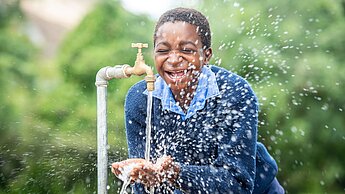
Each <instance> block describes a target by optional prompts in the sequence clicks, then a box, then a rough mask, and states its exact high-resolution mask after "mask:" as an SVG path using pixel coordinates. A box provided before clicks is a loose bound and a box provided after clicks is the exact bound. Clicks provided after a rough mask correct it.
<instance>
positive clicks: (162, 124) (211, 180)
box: [125, 66, 277, 194]
mask: <svg viewBox="0 0 345 194" xmlns="http://www.w3.org/2000/svg"><path fill="white" fill-rule="evenodd" d="M211 70H212V71H213V72H214V73H215V75H216V81H217V85H218V87H219V91H220V94H219V95H218V96H215V97H212V98H210V99H208V100H207V102H206V105H205V107H204V108H203V109H201V110H199V111H197V113H196V114H195V115H193V116H192V117H190V118H188V119H186V120H184V121H183V120H182V119H181V116H180V115H178V114H176V113H174V112H170V111H167V110H162V106H161V102H160V100H159V99H157V98H154V99H153V111H152V125H153V128H152V133H151V137H152V140H151V155H150V157H151V160H152V161H153V162H154V161H155V160H156V159H157V158H159V157H161V156H163V155H170V156H172V157H173V159H174V161H175V162H178V163H179V164H180V165H181V172H180V175H179V178H178V180H177V182H176V184H175V185H169V184H168V183H167V184H163V185H162V186H161V187H160V188H156V193H170V191H174V193H183V192H186V193H212V194H214V193H251V192H253V190H254V193H262V192H263V191H265V190H266V189H267V188H268V187H269V185H270V183H271V182H272V180H273V179H274V178H275V175H276V173H277V165H276V162H275V161H274V159H273V158H272V157H271V156H270V155H269V154H268V152H267V150H266V149H265V148H264V146H263V145H262V144H260V143H257V122H258V102H257V98H256V96H255V94H254V93H253V91H252V89H251V87H250V86H249V84H248V83H247V82H246V81H245V80H244V79H243V78H241V77H240V76H238V75H236V74H233V73H231V72H229V71H227V70H225V69H223V68H220V67H216V66H211ZM145 90H146V83H145V82H144V81H141V82H139V83H137V84H135V85H134V86H133V87H131V89H130V90H129V91H128V94H127V97H126V103H125V115H126V116H125V118H126V134H127V141H128V150H129V157H130V158H144V152H145V141H146V137H145V128H146V123H145V120H146V103H147V96H146V95H145V94H143V92H144V91H145ZM257 147H258V149H257ZM257 151H258V152H257ZM134 189H135V193H145V191H144V190H143V187H142V185H140V184H136V185H135V186H134Z"/></svg>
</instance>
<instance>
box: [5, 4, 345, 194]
mask: <svg viewBox="0 0 345 194" xmlns="http://www.w3.org/2000/svg"><path fill="white" fill-rule="evenodd" d="M18 3H19V1H18V0H2V2H1V4H0V81H1V83H2V84H0V90H1V93H0V141H1V145H0V151H1V152H0V170H1V172H0V193H95V192H96V187H97V180H96V179H97V177H96V176H97V173H96V172H97V169H96V156H97V153H96V87H95V85H94V81H95V75H96V73H97V71H98V70H99V69H100V68H101V67H104V66H108V65H109V66H113V65H117V64H125V63H127V64H130V65H133V63H134V60H135V56H136V53H137V51H136V49H135V48H131V43H132V42H148V43H149V45H150V48H149V49H147V50H146V49H144V50H143V52H144V56H145V60H146V62H147V63H148V64H152V65H153V60H152V56H151V53H152V37H151V36H152V33H153V27H154V23H153V21H151V20H149V19H148V17H147V16H145V15H134V14H131V13H129V12H127V11H126V10H124V9H123V8H122V6H121V5H120V3H119V2H118V1H106V0H104V1H100V3H99V4H97V6H95V8H94V9H93V11H91V12H90V13H89V14H88V15H87V16H86V17H85V18H84V19H83V21H82V22H81V23H80V25H79V26H78V27H76V28H75V29H74V30H73V31H72V32H71V33H70V34H68V36H67V37H66V39H65V40H64V41H63V43H62V45H61V47H60V50H59V53H58V55H57V58H56V59H54V60H53V61H51V62H47V61H43V62H42V60H41V58H39V57H38V50H37V49H36V48H35V47H34V46H33V45H32V44H31V43H30V41H29V40H28V39H27V37H26V35H25V34H24V30H25V18H24V17H23V16H22V13H21V11H20V9H19V7H18ZM198 8H199V9H200V10H202V11H203V12H204V13H205V15H207V16H208V18H209V20H210V24H211V28H212V31H213V36H212V38H213V40H212V41H213V50H214V56H213V59H212V63H213V64H216V65H220V66H223V67H225V68H227V69H229V70H231V71H233V72H235V73H238V74H239V75H241V76H243V77H245V78H246V79H247V80H248V81H249V82H250V83H251V85H252V86H253V88H254V90H255V92H256V93H257V96H258V98H259V101H260V109H261V111H260V118H259V119H260V125H259V140H260V141H262V142H264V143H265V145H267V146H268V148H269V150H270V152H271V153H272V155H273V156H274V158H275V159H276V160H277V162H278V165H279V173H278V178H279V180H280V182H281V183H282V184H283V185H284V187H285V188H286V190H287V193H343V192H344V190H345V188H344V185H345V167H344V164H345V156H344V155H343V150H345V131H344V129H343V126H345V120H344V116H345V115H344V109H345V107H344V106H345V99H344V98H343V96H344V95H345V90H343V89H342V88H344V83H345V82H344V81H345V77H344V76H343V74H344V73H345V66H344V65H343V63H344V62H343V61H344V54H343V53H345V36H344V35H343V32H344V31H345V21H344V20H345V4H344V2H343V1H341V0H331V1H329V0H317V1H313V2H310V1H297V0H294V1H279V2H277V1H274V0H266V1H233V0H225V1H211V0H203V1H200V3H199V5H198ZM141 79H142V77H131V78H129V79H123V80H116V81H111V82H110V85H109V87H108V102H109V103H108V127H109V145H110V149H109V164H110V163H111V162H114V161H118V160H122V159H124V158H126V157H127V153H126V149H127V148H126V140H125V134H124V118H123V103H124V98H125V95H126V92H127V90H128V88H129V87H130V86H131V85H133V84H134V83H135V82H137V81H138V80H141ZM120 184H121V181H118V180H117V179H116V178H115V177H114V176H113V175H111V174H110V172H109V185H110V189H109V192H111V193H116V192H117V191H118V188H119V186H120Z"/></svg>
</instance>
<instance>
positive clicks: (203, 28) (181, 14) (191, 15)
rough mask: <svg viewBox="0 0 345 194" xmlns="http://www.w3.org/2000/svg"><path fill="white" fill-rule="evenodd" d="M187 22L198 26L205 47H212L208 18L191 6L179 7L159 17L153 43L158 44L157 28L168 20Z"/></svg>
mask: <svg viewBox="0 0 345 194" xmlns="http://www.w3.org/2000/svg"><path fill="white" fill-rule="evenodd" d="M176 21H181V22H187V23H189V24H192V25H194V26H196V27H197V28H198V35H199V37H200V39H201V43H202V47H203V49H208V48H210V47H211V30H210V25H209V23H208V20H207V18H206V17H205V16H204V15H203V14H202V13H201V12H199V11H197V10H195V9H191V8H182V7H178V8H175V9H171V10H168V11H167V12H165V13H163V14H162V15H161V17H160V18H159V19H158V21H157V24H156V27H155V31H154V34H153V43H154V44H156V38H157V30H158V28H159V27H160V26H162V25H163V24H165V23H166V22H176Z"/></svg>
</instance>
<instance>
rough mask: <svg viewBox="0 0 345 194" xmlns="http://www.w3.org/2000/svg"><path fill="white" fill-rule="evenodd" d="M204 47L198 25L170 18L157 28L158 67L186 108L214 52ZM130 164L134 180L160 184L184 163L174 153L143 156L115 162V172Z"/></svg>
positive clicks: (156, 53)
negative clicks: (149, 158) (153, 158)
mask: <svg viewBox="0 0 345 194" xmlns="http://www.w3.org/2000/svg"><path fill="white" fill-rule="evenodd" d="M202 47H203V45H202V43H201V39H200V37H199V35H198V32H197V27H196V26H194V25H191V24H188V23H185V22H173V23H172V22H167V23H165V24H163V25H162V26H160V27H159V28H158V30H157V34H156V39H155V49H154V59H155V65H156V69H157V71H158V73H159V75H160V76H161V77H162V78H163V79H164V81H165V82H166V83H167V84H168V85H169V87H170V89H171V91H172V93H173V95H174V98H175V100H176V101H177V102H178V103H179V105H180V106H181V108H182V109H183V110H184V111H186V110H187V109H188V106H189V104H190V102H191V100H192V98H193V93H194V92H195V90H196V87H197V83H198V76H199V75H200V72H201V69H202V67H203V65H205V64H207V63H208V61H209V59H210V58H211V56H212V50H211V48H208V49H202ZM128 165H130V166H132V167H133V169H132V170H131V172H130V180H131V181H132V182H141V183H142V184H144V185H145V186H157V184H160V183H161V182H164V181H167V180H168V181H170V182H174V181H175V179H176V178H177V177H178V174H179V171H180V167H179V166H178V165H177V164H176V163H174V161H173V159H172V158H171V157H170V156H163V157H161V158H158V159H157V162H156V163H152V162H150V161H146V160H144V159H140V158H134V159H127V160H124V161H121V162H116V163H113V164H112V172H113V173H114V174H115V175H119V174H121V170H122V169H124V167H125V166H128Z"/></svg>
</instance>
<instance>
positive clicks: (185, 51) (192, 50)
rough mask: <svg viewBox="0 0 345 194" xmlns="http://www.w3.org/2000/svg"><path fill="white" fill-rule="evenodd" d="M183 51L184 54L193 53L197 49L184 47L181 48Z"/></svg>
mask: <svg viewBox="0 0 345 194" xmlns="http://www.w3.org/2000/svg"><path fill="white" fill-rule="evenodd" d="M181 52H182V53H184V54H193V53H195V52H196V51H195V50H194V49H187V48H184V49H182V50H181Z"/></svg>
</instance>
